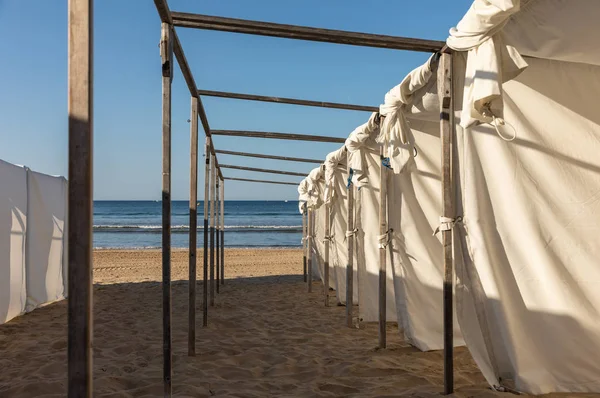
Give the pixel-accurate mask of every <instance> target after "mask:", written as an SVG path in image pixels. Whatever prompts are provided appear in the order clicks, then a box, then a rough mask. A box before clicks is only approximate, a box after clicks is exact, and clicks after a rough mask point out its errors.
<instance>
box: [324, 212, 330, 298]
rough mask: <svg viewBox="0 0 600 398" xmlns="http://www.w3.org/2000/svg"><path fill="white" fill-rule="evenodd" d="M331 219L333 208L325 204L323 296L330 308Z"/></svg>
mask: <svg viewBox="0 0 600 398" xmlns="http://www.w3.org/2000/svg"><path fill="white" fill-rule="evenodd" d="M330 217H331V206H330V205H329V203H325V242H324V243H325V250H324V252H325V253H324V256H323V257H324V258H323V271H324V272H323V296H324V297H325V307H329V243H330V236H329V232H330V225H331V224H330Z"/></svg>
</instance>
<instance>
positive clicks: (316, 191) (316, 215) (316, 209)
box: [306, 166, 331, 281]
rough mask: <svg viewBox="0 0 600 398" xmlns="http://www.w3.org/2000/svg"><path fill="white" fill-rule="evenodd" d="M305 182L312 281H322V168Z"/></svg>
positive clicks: (312, 173)
mask: <svg viewBox="0 0 600 398" xmlns="http://www.w3.org/2000/svg"><path fill="white" fill-rule="evenodd" d="M306 181H307V188H308V190H307V193H308V201H307V205H308V207H309V209H310V210H311V212H312V217H313V218H312V221H313V222H312V225H313V228H312V229H313V230H312V234H311V236H312V245H311V247H312V254H311V259H312V270H313V280H317V279H321V281H323V269H324V258H323V249H324V245H323V239H324V238H325V233H324V232H325V207H324V206H323V203H324V199H323V198H324V193H325V179H324V167H323V166H319V167H316V168H314V169H313V170H311V172H310V173H309V174H308V177H307V178H306ZM330 280H331V278H330Z"/></svg>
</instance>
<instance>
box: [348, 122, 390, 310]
mask: <svg viewBox="0 0 600 398" xmlns="http://www.w3.org/2000/svg"><path fill="white" fill-rule="evenodd" d="M373 123H374V118H373V116H372V117H371V119H370V120H369V122H367V123H365V124H364V125H362V126H360V127H359V128H357V129H356V130H355V131H354V132H353V133H352V134H350V136H349V137H348V139H347V140H346V148H348V162H349V163H350V167H352V169H353V170H354V173H355V174H354V177H353V180H354V181H355V185H356V187H357V190H356V192H355V197H356V198H357V202H359V203H360V205H359V206H358V210H360V212H357V213H356V214H357V216H356V218H357V222H358V226H359V228H360V229H359V232H358V236H357V240H356V242H357V245H356V246H357V248H359V250H358V259H357V260H358V261H357V263H358V264H357V267H358V287H359V294H358V300H359V317H360V319H361V320H362V321H363V322H376V321H378V318H379V248H378V243H379V241H378V236H379V175H380V174H379V173H380V161H379V144H377V142H376V141H375V137H376V136H377V133H378V129H376V126H375V125H374V124H373ZM389 260H390V259H389V256H388V264H387V274H386V277H387V281H386V318H387V320H388V321H389V322H395V321H396V320H397V314H396V302H395V297H394V282H393V275H394V274H393V271H392V267H391V261H389Z"/></svg>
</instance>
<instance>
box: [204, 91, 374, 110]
mask: <svg viewBox="0 0 600 398" xmlns="http://www.w3.org/2000/svg"><path fill="white" fill-rule="evenodd" d="M198 94H200V95H204V96H207V97H219V98H231V99H240V100H247V101H261V102H273V103H277V104H289V105H302V106H314V107H318V108H332V109H345V110H349V111H364V112H379V107H378V106H366V105H353V104H342V103H338V102H323V101H310V100H302V99H295V98H285V97H271V96H264V95H254V94H240V93H229V92H224V91H210V90H199V91H198Z"/></svg>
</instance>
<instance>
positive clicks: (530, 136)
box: [448, 0, 600, 394]
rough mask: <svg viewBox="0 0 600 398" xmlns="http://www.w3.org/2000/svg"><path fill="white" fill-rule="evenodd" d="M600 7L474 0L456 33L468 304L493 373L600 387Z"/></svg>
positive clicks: (538, 385) (543, 389) (482, 362)
mask: <svg viewBox="0 0 600 398" xmlns="http://www.w3.org/2000/svg"><path fill="white" fill-rule="evenodd" d="M599 17H600V3H598V1H595V0H580V1H577V2H568V1H561V0H530V1H521V2H519V1H518V0H513V1H510V0H502V1H500V0H486V1H483V0H478V1H475V2H474V3H473V6H472V7H471V9H470V10H469V12H468V13H467V14H466V15H465V17H464V18H463V20H462V21H461V22H460V23H459V24H458V25H457V28H456V29H453V30H452V31H451V37H450V38H449V39H448V44H449V46H450V47H452V48H454V49H455V50H458V51H461V52H457V53H455V56H454V57H453V58H454V68H453V69H454V71H453V75H454V81H453V86H454V92H453V94H454V98H455V102H454V103H455V110H456V123H457V125H459V126H457V143H456V151H455V155H456V157H457V158H458V167H457V170H456V174H455V177H456V184H457V202H458V205H459V207H458V211H457V214H458V215H461V216H462V218H463V223H462V224H457V225H458V228H455V231H456V233H455V251H456V256H457V261H456V273H457V278H458V282H457V291H456V295H457V300H458V303H457V308H458V317H459V322H460V326H461V329H462V331H463V336H464V339H465V341H466V343H467V346H468V347H469V350H470V351H471V353H472V354H473V357H474V358H475V360H476V361H477V364H478V365H479V367H480V368H481V370H482V371H483V374H484V375H485V377H486V378H487V380H488V382H489V383H490V384H491V385H504V386H508V387H512V388H516V389H517V390H520V391H525V392H529V393H536V394H538V393H548V392H553V391H559V392H560V391H562V392H600V363H599V362H598V358H599V357H600V313H599V311H600V289H598V286H599V284H600V267H599V266H598V258H599V257H600V241H599V240H598V238H597V232H598V228H599V226H600V201H599V200H598V192H600V160H599V158H598V153H600V113H599V112H598V106H597V103H598V98H599V97H600V51H598V47H599V46H600V44H599V43H600V41H599V39H600V30H598V29H597V23H598V18H599ZM504 121H505V122H506V123H505V124H503V123H504ZM502 138H504V139H502Z"/></svg>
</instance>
